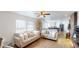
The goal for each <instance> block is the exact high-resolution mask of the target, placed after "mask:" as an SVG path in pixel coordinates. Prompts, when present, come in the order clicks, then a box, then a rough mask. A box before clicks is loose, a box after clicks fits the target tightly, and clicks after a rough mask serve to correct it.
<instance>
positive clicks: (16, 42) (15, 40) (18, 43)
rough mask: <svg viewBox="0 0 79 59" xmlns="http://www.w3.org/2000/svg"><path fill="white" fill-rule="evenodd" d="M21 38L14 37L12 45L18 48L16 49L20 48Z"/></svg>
mask: <svg viewBox="0 0 79 59" xmlns="http://www.w3.org/2000/svg"><path fill="white" fill-rule="evenodd" d="M21 40H22V39H21V38H19V37H15V38H14V43H15V44H16V45H17V46H18V47H21Z"/></svg>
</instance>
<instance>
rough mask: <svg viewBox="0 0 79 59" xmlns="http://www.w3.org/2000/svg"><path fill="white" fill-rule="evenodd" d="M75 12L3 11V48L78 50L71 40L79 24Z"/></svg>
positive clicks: (0, 29) (0, 14) (0, 26)
mask: <svg viewBox="0 0 79 59" xmlns="http://www.w3.org/2000/svg"><path fill="white" fill-rule="evenodd" d="M75 13H76V12H74V11H0V38H1V47H2V48H18V47H19V48H74V45H76V44H74V43H73V41H72V39H71V37H72V35H73V32H74V28H75V26H76V25H77V24H78V23H77V22H78V20H77V21H74V19H76V17H75V16H74V15H75ZM77 13H78V12H77ZM76 16H77V15H76ZM69 24H70V26H69ZM68 34H70V35H68ZM66 38H67V39H66ZM63 42H64V43H63Z"/></svg>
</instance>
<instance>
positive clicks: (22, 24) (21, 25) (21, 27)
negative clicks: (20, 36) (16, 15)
mask: <svg viewBox="0 0 79 59" xmlns="http://www.w3.org/2000/svg"><path fill="white" fill-rule="evenodd" d="M23 31H26V21H25V20H16V32H23Z"/></svg>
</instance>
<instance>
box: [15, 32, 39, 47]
mask: <svg viewBox="0 0 79 59" xmlns="http://www.w3.org/2000/svg"><path fill="white" fill-rule="evenodd" d="M39 38H40V32H39V31H32V32H24V33H15V35H14V43H15V44H16V45H17V46H18V47H20V48H22V47H25V46H27V45H28V44H30V43H32V42H34V41H35V40H37V39H39Z"/></svg>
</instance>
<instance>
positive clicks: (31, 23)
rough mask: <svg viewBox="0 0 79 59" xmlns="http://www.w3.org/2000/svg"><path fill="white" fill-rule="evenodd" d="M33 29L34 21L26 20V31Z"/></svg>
mask: <svg viewBox="0 0 79 59" xmlns="http://www.w3.org/2000/svg"><path fill="white" fill-rule="evenodd" d="M33 30H34V22H32V21H29V22H27V31H33Z"/></svg>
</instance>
